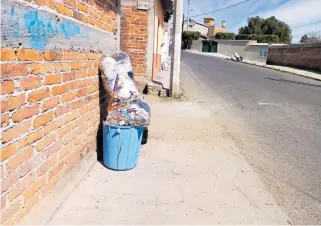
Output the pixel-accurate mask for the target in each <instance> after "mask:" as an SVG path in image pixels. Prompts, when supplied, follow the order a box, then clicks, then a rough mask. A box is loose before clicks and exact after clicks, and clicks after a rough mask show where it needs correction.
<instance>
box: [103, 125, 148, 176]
mask: <svg viewBox="0 0 321 226" xmlns="http://www.w3.org/2000/svg"><path fill="white" fill-rule="evenodd" d="M103 131H104V132H103V141H104V152H103V160H104V165H105V166H106V167H107V168H109V169H112V170H130V169H133V168H134V167H135V166H136V164H137V161H138V156H139V150H140V146H141V141H142V136H143V131H144V128H143V127H132V126H114V125H106V124H104V129H103Z"/></svg>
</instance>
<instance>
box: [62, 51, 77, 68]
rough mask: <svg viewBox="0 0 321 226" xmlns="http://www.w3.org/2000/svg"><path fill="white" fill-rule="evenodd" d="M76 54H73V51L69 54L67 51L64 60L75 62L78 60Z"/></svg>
mask: <svg viewBox="0 0 321 226" xmlns="http://www.w3.org/2000/svg"><path fill="white" fill-rule="evenodd" d="M76 54H77V53H76V52H71V51H69V52H67V51H66V52H64V53H63V55H64V57H63V59H64V60H75V59H76ZM68 65H69V66H70V64H69V63H68ZM69 68H70V67H69Z"/></svg>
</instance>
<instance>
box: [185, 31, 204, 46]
mask: <svg viewBox="0 0 321 226" xmlns="http://www.w3.org/2000/svg"><path fill="white" fill-rule="evenodd" d="M200 37H201V33H200V32H198V31H183V33H182V48H183V49H190V48H191V46H192V44H193V40H197V39H199V38H200Z"/></svg>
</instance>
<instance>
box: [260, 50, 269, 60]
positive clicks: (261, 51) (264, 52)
mask: <svg viewBox="0 0 321 226" xmlns="http://www.w3.org/2000/svg"><path fill="white" fill-rule="evenodd" d="M266 57H267V50H260V52H259V58H266Z"/></svg>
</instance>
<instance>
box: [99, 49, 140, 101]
mask: <svg viewBox="0 0 321 226" xmlns="http://www.w3.org/2000/svg"><path fill="white" fill-rule="evenodd" d="M101 64H102V67H103V68H102V69H103V71H104V74H105V76H106V79H107V81H108V85H109V88H110V90H111V91H112V96H113V98H114V101H115V102H133V101H136V100H141V99H143V98H142V96H141V95H140V93H139V92H138V90H137V88H136V86H135V83H134V80H133V79H132V78H133V68H132V66H131V63H130V59H129V56H128V55H127V54H126V53H124V52H117V53H114V54H113V55H111V56H110V57H104V58H103V59H102V62H101Z"/></svg>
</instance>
